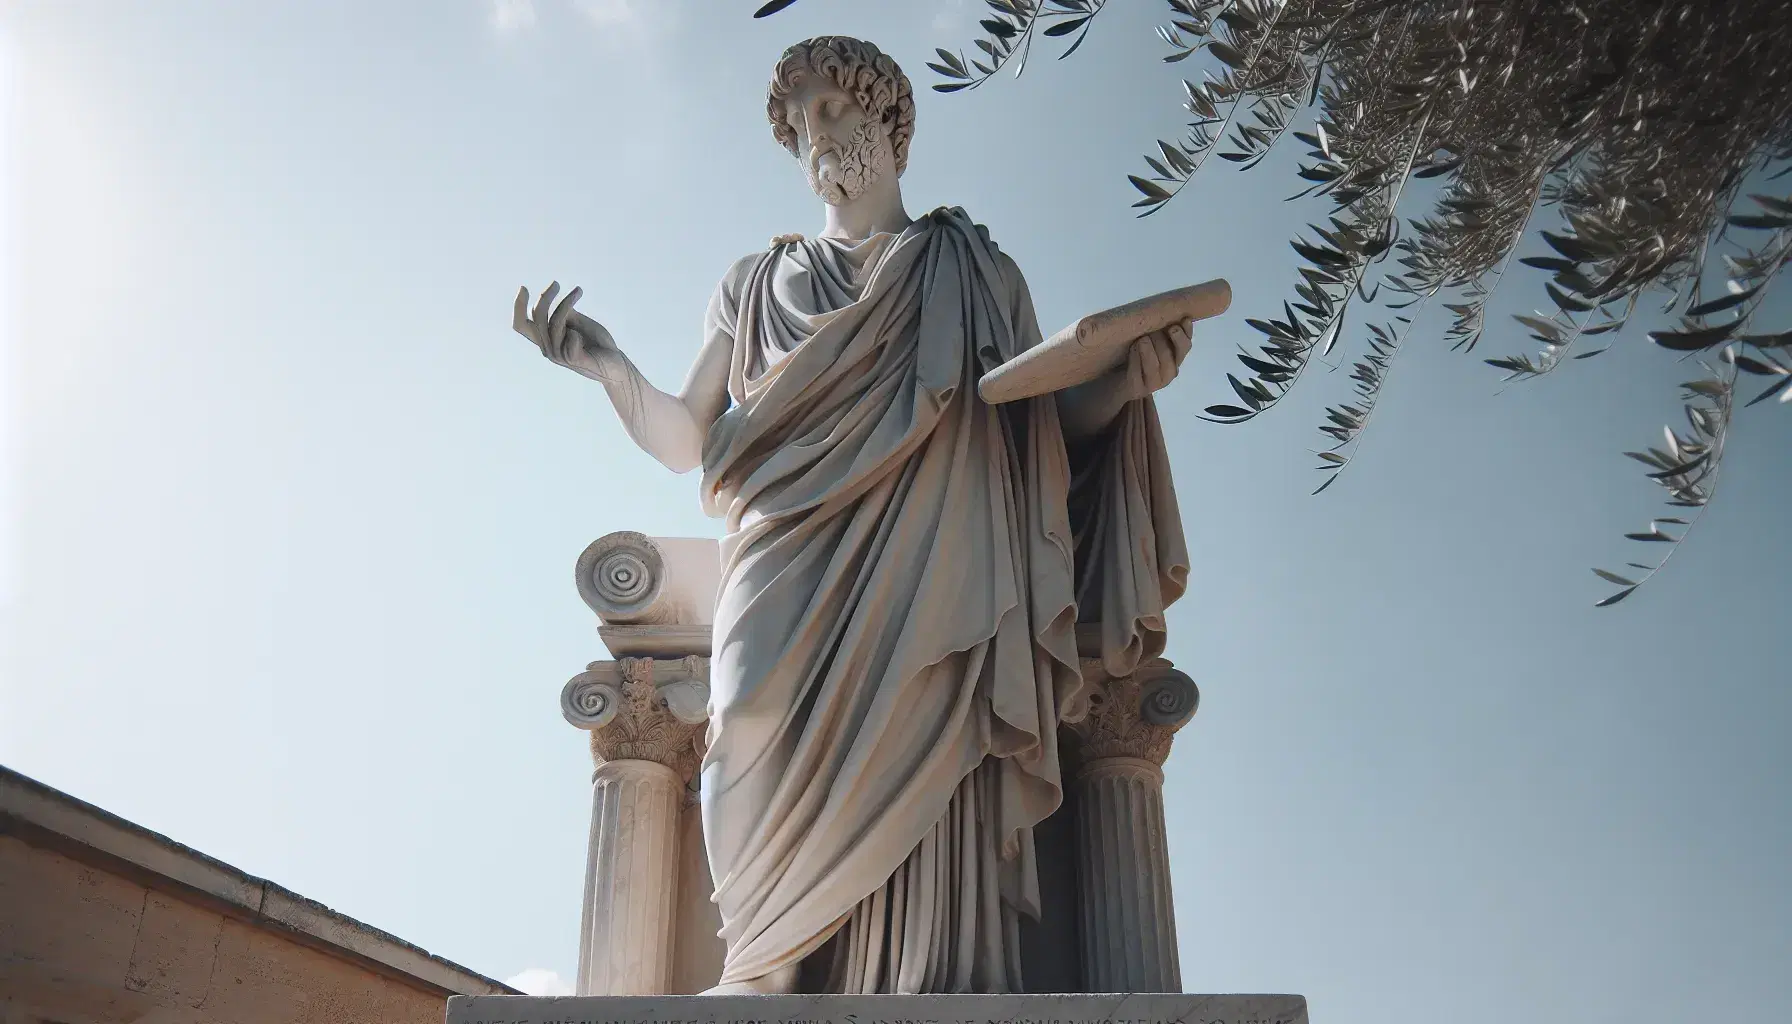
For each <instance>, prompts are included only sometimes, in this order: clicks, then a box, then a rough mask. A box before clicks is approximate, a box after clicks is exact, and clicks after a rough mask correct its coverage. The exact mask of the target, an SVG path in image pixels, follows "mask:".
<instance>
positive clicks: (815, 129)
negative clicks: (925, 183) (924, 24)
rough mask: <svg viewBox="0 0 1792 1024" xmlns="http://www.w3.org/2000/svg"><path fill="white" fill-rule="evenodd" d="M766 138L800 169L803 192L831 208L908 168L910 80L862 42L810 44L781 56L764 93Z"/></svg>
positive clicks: (828, 39) (822, 39)
mask: <svg viewBox="0 0 1792 1024" xmlns="http://www.w3.org/2000/svg"><path fill="white" fill-rule="evenodd" d="M765 107H766V114H767V115H768V116H769V117H770V118H771V122H772V135H773V137H775V138H776V139H777V140H778V141H779V142H780V143H783V145H784V148H785V149H788V150H790V153H791V155H792V156H794V157H796V158H797V160H798V161H800V162H801V163H802V165H803V172H804V173H805V174H807V175H808V177H809V187H810V188H812V189H814V190H815V194H816V195H819V196H820V197H821V198H822V199H823V200H825V201H827V202H829V203H832V204H834V205H836V206H838V205H840V204H842V203H846V202H849V201H851V200H853V199H857V198H858V197H859V196H861V195H863V194H864V192H865V190H866V189H868V188H870V187H871V186H872V185H873V184H875V183H876V182H877V181H878V180H879V179H880V178H882V177H883V176H884V175H886V174H888V173H890V169H891V168H892V167H894V169H895V173H896V174H897V176H899V177H900V176H901V174H902V172H903V171H904V170H906V169H907V168H908V143H909V138H910V137H911V136H913V135H914V133H915V96H914V90H913V89H912V88H910V86H909V84H908V76H907V75H904V74H903V73H902V69H901V68H899V67H897V66H896V62H895V61H893V60H891V59H890V58H889V57H888V56H886V55H885V54H884V53H883V51H881V50H879V49H878V48H877V47H875V46H873V45H872V44H870V43H867V42H865V41H864V40H862V39H853V38H850V37H848V36H816V37H815V38H814V39H806V40H804V41H803V42H800V43H798V44H796V45H795V46H792V47H791V48H790V49H788V50H785V51H784V56H783V57H781V58H780V59H779V60H778V66H777V68H776V69H775V70H773V71H772V83H771V87H770V88H769V89H767V90H766V103H765Z"/></svg>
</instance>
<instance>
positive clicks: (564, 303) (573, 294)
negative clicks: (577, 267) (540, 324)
mask: <svg viewBox="0 0 1792 1024" xmlns="http://www.w3.org/2000/svg"><path fill="white" fill-rule="evenodd" d="M583 294H585V289H583V288H574V289H573V290H572V291H570V292H567V293H566V298H564V299H561V300H560V305H558V306H556V307H554V315H553V316H551V317H549V318H548V337H549V338H551V339H553V342H554V348H555V349H556V350H559V349H561V348H563V347H564V346H565V344H566V318H567V317H569V316H571V315H572V312H573V306H574V305H575V304H577V303H578V301H579V296H581V295H583Z"/></svg>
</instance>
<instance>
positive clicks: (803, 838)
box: [702, 209, 1188, 992]
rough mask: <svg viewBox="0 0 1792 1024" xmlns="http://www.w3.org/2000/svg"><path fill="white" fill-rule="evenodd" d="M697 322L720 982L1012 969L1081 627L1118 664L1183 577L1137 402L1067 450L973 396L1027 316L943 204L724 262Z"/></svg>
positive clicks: (1005, 978) (1050, 427)
mask: <svg viewBox="0 0 1792 1024" xmlns="http://www.w3.org/2000/svg"><path fill="white" fill-rule="evenodd" d="M708 327H709V330H710V331H712V332H715V331H720V332H723V333H725V334H726V335H727V336H728V337H729V338H731V339H732V352H733V355H732V365H731V367H730V372H729V381H728V391H729V396H730V399H731V404H730V407H729V409H728V410H727V411H726V412H725V413H723V415H722V416H721V418H720V419H719V420H718V421H717V422H716V424H715V425H714V427H713V428H712V429H711V431H710V433H709V437H708V440H707V443H706V446H705V451H704V459H703V467H704V475H703V484H702V487H703V500H704V506H705V509H706V510H707V511H708V512H710V513H711V514H714V515H719V516H722V517H723V518H724V520H725V537H724V539H723V542H722V583H721V589H720V592H719V595H718V600H717V608H716V615H715V626H714V655H713V658H712V661H711V666H710V672H711V683H710V685H711V717H710V725H709V746H708V753H707V755H706V756H705V758H704V767H703V772H702V786H703V789H704V812H705V813H704V833H705V842H706V845H707V848H708V854H709V858H710V868H711V872H712V877H713V879H714V882H715V894H714V899H715V901H716V903H717V904H718V905H719V909H720V916H721V921H722V928H721V933H720V934H721V937H722V938H723V940H724V941H725V942H726V945H727V955H726V961H725V964H724V968H723V976H722V979H721V980H722V982H723V983H728V982H736V981H743V980H748V979H751V978H755V977H758V976H760V975H763V974H766V973H768V972H770V971H773V970H776V969H779V968H782V967H785V966H788V965H791V964H795V963H798V962H802V961H805V960H806V961H807V962H806V963H805V964H804V972H805V975H806V976H808V977H811V978H813V979H814V980H811V981H808V982H806V984H810V985H816V986H819V987H822V988H825V989H826V990H829V991H847V992H952V991H983V992H1003V991H1020V990H1021V978H1020V967H1019V948H1018V945H1019V944H1018V941H1017V921H1018V919H1017V916H1016V915H1018V914H1030V915H1032V916H1034V917H1035V918H1036V917H1037V916H1038V912H1039V911H1038V886H1037V879H1036V876H1035V875H1034V870H1033V849H1032V833H1031V829H1032V827H1033V826H1034V825H1036V824H1038V823H1039V822H1040V821H1042V820H1043V819H1044V818H1045V817H1046V816H1047V815H1049V814H1051V813H1052V811H1053V810H1055V809H1056V808H1057V806H1058V804H1059V802H1060V797H1061V792H1062V790H1061V785H1062V783H1061V780H1060V774H1059V757H1058V736H1057V729H1058V725H1059V723H1060V722H1061V721H1074V720H1075V719H1076V718H1077V717H1079V716H1080V715H1081V714H1082V712H1083V710H1084V708H1085V704H1086V701H1085V700H1084V697H1083V693H1082V681H1081V676H1080V674H1079V670H1078V662H1077V643H1076V624H1077V622H1078V621H1079V618H1080V619H1081V620H1082V621H1086V622H1091V623H1093V622H1099V623H1101V635H1102V657H1103V658H1104V660H1105V661H1106V663H1107V664H1106V666H1105V667H1106V668H1107V670H1108V671H1110V672H1113V673H1114V674H1125V673H1126V672H1128V671H1131V669H1132V668H1133V667H1134V666H1136V664H1137V662H1138V661H1139V660H1140V659H1141V658H1143V657H1148V656H1152V655H1155V654H1157V653H1159V652H1161V650H1162V646H1163V626H1164V623H1163V612H1164V608H1165V606H1166V605H1167V604H1168V603H1169V602H1171V601H1173V600H1175V599H1176V597H1177V596H1179V595H1180V594H1181V592H1182V589H1183V586H1184V585H1185V581H1186V577H1187V563H1188V557H1187V553H1186V550H1185V548H1184V543H1183V537H1182V530H1181V524H1180V522H1179V519H1178V516H1177V510H1176V500H1175V494H1174V492H1173V490H1172V488H1171V483H1170V474H1169V466H1168V460H1167V458H1166V456H1165V453H1164V446H1163V438H1162V433H1161V430H1160V428H1159V425H1158V421H1157V417H1156V412H1155V409H1154V407H1153V405H1152V403H1151V401H1150V400H1149V399H1145V400H1141V401H1136V402H1132V403H1129V404H1128V405H1127V406H1126V407H1125V408H1124V410H1123V412H1122V413H1121V415H1120V417H1119V418H1118V419H1117V420H1116V422H1115V423H1114V424H1113V426H1112V427H1110V428H1109V429H1108V430H1107V431H1106V432H1105V433H1104V434H1102V435H1101V436H1100V437H1097V438H1093V439H1088V440H1087V441H1084V442H1078V443H1075V444H1073V445H1071V446H1069V447H1067V445H1066V442H1065V439H1064V436H1063V433H1062V431H1061V430H1060V427H1059V423H1058V412H1057V406H1056V402H1055V400H1054V398H1053V396H1051V395H1046V396H1043V397H1040V398H1035V399H1027V400H1023V401H1020V402H1015V403H1011V404H1007V405H1003V406H991V405H989V404H987V403H985V402H984V401H983V400H982V399H981V398H979V397H978V396H977V393H976V383H977V380H978V378H979V377H980V376H981V375H982V373H983V372H984V371H986V370H988V369H990V368H992V367H994V366H996V365H998V364H1000V363H1002V362H1003V361H1005V360H1007V359H1009V358H1011V357H1013V356H1014V355H1015V354H1016V353H1018V352H1020V351H1023V350H1025V349H1026V348H1028V347H1029V346H1031V345H1035V344H1037V343H1038V342H1039V341H1040V332H1039V326H1038V323H1037V321H1036V319H1035V316H1034V312H1033V306H1032V299H1031V296H1030V295H1029V293H1028V291H1027V286H1026V282H1025V281H1024V279H1023V278H1022V277H1021V275H1020V271H1019V268H1018V267H1016V266H1015V264H1014V262H1013V260H1012V259H1010V258H1009V257H1008V256H1006V255H1005V254H1003V253H1002V252H1001V251H1000V250H999V249H998V248H997V247H996V245H995V244H994V243H993V242H991V241H990V239H989V236H988V234H987V232H986V231H985V230H984V229H983V228H982V226H981V225H977V224H974V223H973V222H972V221H971V220H970V219H969V218H968V217H967V216H966V215H965V214H964V212H963V211H962V210H957V209H952V210H945V209H942V210H937V211H935V212H934V213H932V214H929V215H928V216H926V217H923V218H921V219H920V220H918V221H916V222H914V223H913V224H911V225H910V226H909V227H908V228H906V229H904V230H903V231H901V232H899V233H890V234H880V235H874V236H872V237H871V238H869V239H866V240H864V241H862V242H857V243H847V242H841V241H837V240H832V239H813V240H805V241H796V242H786V243H783V244H779V245H776V246H774V247H773V248H772V249H770V250H769V251H767V252H764V253H759V254H755V255H752V256H749V257H746V258H745V259H742V260H741V261H739V262H737V263H736V264H735V265H734V267H733V268H731V269H730V271H729V273H728V274H727V276H726V277H725V278H724V279H723V281H722V283H721V285H720V286H719V287H718V288H717V291H716V295H715V298H714V299H713V300H712V302H711V305H710V311H709V325H708ZM1073 526H1074V530H1073ZM1079 608H1080V609H1081V614H1080V616H1079V614H1078V610H1079ZM818 950H820V951H822V952H823V955H821V956H818V957H812V956H811V954H815V953H817V951H818ZM818 965H819V971H818V970H817V968H818ZM812 972H813V973H812Z"/></svg>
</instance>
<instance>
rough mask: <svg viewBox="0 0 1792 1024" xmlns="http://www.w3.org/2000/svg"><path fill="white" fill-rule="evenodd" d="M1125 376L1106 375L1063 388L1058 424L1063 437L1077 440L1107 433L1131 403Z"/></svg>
mask: <svg viewBox="0 0 1792 1024" xmlns="http://www.w3.org/2000/svg"><path fill="white" fill-rule="evenodd" d="M1126 385H1127V378H1126V375H1125V374H1124V373H1107V374H1103V375H1102V376H1100V377H1097V378H1095V379H1094V380H1092V381H1087V382H1085V383H1082V384H1078V385H1077V386H1075V387H1072V388H1065V389H1064V390H1062V391H1059V392H1058V393H1057V395H1058V422H1059V423H1060V424H1061V425H1062V427H1063V430H1064V436H1065V438H1067V439H1069V440H1080V439H1082V438H1087V437H1094V436H1095V435H1096V434H1099V433H1101V432H1102V431H1104V430H1106V429H1107V428H1108V426H1109V425H1110V424H1112V423H1113V422H1114V420H1115V418H1116V417H1118V416H1119V415H1120V410H1121V409H1124V408H1126V403H1127V402H1129V401H1131V400H1132V399H1131V396H1130V395H1129V394H1128V393H1127V386H1126Z"/></svg>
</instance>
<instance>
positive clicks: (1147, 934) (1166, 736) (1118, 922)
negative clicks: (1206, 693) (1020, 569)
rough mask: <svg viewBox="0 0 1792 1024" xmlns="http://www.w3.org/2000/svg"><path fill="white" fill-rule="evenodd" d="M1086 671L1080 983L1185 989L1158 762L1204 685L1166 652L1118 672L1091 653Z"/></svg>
mask: <svg viewBox="0 0 1792 1024" xmlns="http://www.w3.org/2000/svg"><path fill="white" fill-rule="evenodd" d="M1083 672H1084V678H1085V679H1087V680H1089V681H1090V682H1091V683H1093V684H1094V687H1093V691H1094V692H1093V694H1092V696H1091V699H1090V704H1091V706H1090V711H1089V714H1088V717H1086V718H1084V719H1083V720H1082V721H1081V722H1078V723H1076V724H1074V725H1072V726H1071V731H1072V733H1073V734H1074V735H1075V737H1076V739H1077V744H1076V746H1077V755H1078V756H1077V765H1076V768H1075V771H1074V775H1073V776H1072V780H1073V781H1072V783H1071V784H1072V786H1074V787H1075V790H1076V801H1075V802H1076V809H1077V822H1076V836H1077V839H1076V845H1077V878H1078V886H1079V889H1080V892H1079V894H1078V926H1079V927H1078V930H1079V932H1080V934H1081V939H1082V967H1083V988H1084V989H1085V990H1086V991H1089V992H1180V991H1181V990H1182V969H1181V965H1180V963H1179V962H1178V958H1177V954H1176V908H1175V904H1174V901H1173V900H1172V899H1171V895H1170V848H1169V842H1168V837H1167V836H1166V834H1165V831H1164V794H1163V785H1164V773H1163V769H1162V765H1163V762H1164V759H1165V758H1167V757H1169V754H1170V744H1171V742H1172V740H1173V739H1174V738H1175V735H1176V730H1178V729H1180V728H1181V727H1182V726H1183V725H1184V724H1185V723H1186V722H1187V721H1188V720H1189V719H1190V718H1191V717H1193V716H1194V713H1195V707H1196V705H1197V704H1198V703H1199V701H1200V692H1199V690H1197V689H1196V687H1195V683H1194V680H1192V679H1190V678H1189V677H1188V676H1187V675H1185V674H1183V673H1181V672H1178V671H1177V670H1176V669H1174V668H1172V667H1171V666H1170V663H1169V662H1167V661H1164V660H1162V659H1155V660H1153V661H1149V662H1146V663H1145V664H1143V665H1141V666H1139V669H1138V671H1137V672H1135V673H1134V674H1133V675H1131V676H1125V677H1121V678H1114V677H1110V676H1107V675H1106V674H1105V673H1103V672H1102V670H1101V667H1100V662H1099V660H1097V659H1086V660H1085V661H1084V664H1083Z"/></svg>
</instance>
